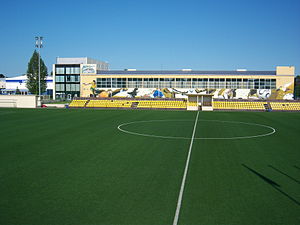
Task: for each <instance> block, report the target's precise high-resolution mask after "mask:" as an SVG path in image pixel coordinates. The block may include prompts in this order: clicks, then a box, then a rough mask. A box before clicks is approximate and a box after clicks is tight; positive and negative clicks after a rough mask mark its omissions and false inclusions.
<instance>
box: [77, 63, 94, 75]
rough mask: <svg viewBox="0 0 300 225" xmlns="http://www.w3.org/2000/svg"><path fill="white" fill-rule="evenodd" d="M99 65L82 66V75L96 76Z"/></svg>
mask: <svg viewBox="0 0 300 225" xmlns="http://www.w3.org/2000/svg"><path fill="white" fill-rule="evenodd" d="M96 73H97V64H81V74H96Z"/></svg>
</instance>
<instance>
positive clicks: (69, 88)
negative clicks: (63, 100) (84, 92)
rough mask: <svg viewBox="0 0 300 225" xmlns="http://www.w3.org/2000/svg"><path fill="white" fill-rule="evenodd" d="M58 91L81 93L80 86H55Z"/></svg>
mask: <svg viewBox="0 0 300 225" xmlns="http://www.w3.org/2000/svg"><path fill="white" fill-rule="evenodd" d="M55 89H56V91H80V84H55Z"/></svg>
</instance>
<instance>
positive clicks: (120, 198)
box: [0, 109, 300, 225]
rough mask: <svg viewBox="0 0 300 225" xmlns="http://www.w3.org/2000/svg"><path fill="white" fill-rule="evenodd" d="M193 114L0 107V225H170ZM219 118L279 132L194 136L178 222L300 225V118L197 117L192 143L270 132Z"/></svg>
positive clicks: (271, 115) (296, 115) (250, 114)
mask: <svg viewBox="0 0 300 225" xmlns="http://www.w3.org/2000/svg"><path fill="white" fill-rule="evenodd" d="M196 114H197V112H186V111H154V110H150V111H147V110H145V111H131V110H88V109H0V125H1V129H0V140H1V141H0V144H1V145H0V146H1V147H0V179H1V182H0V193H1V196H0V224H8V225H9V224H18V225H23V224H24V225H25V224H26V225H27V224H30V225H35V224H36V225H41V224H43V225H48V224H49V225H50V224H51V225H52V224H58V225H60V224H63V225H67V224H72V225H73V224H79V225H92V224H93V225H96V224H97V225H98V224H99V225H100V224H103V225H104V224H108V225H109V224H111V225H117V224H128V225H129V224H137V225H146V224H149V225H150V224H151V225H153V224H157V225H159V224H172V223H173V218H174V215H175V210H176V205H177V199H178V194H179V190H180V185H181V181H182V176H183V171H184V167H185V163H186V157H187V153H188V150H189V146H190V142H191V140H190V139H189V138H190V137H191V136H192V132H193V127H194V122H195V118H196ZM149 120H152V122H149ZM214 120H217V121H214ZM133 121H146V122H143V123H132V124H128V125H124V126H122V128H123V129H125V130H127V131H130V132H136V133H139V134H141V135H156V136H169V137H170V136H171V137H180V138H179V139H164V138H155V137H149V136H136V135H132V134H127V133H123V132H121V131H119V130H118V129H117V127H118V125H120V124H122V123H127V122H133ZM147 121H148V122H147ZM218 121H235V122H236V121H241V122H246V123H257V124H264V125H269V126H271V127H274V128H275V129H276V133H274V134H273V135H270V136H265V137H258V138H250V139H238V140H235V139H228V140H226V139H225V140H222V139H219V140H211V139H195V140H194V141H193V148H192V154H191V161H190V164H189V170H188V175H187V179H186V184H185V185H186V186H185V191H184V194H183V201H182V206H181V212H180V215H179V222H178V224H203V225H204V224H205V225H206V224H211V225H217V224H218V225H220V224H230V225H234V224H243V225H244V224H246V225H247V224H249V225H250V224H251V225H255V224H299V223H300V217H299V214H300V213H299V212H300V210H299V209H300V203H299V202H300V188H299V187H300V186H299V185H300V157H299V156H300V153H299V150H298V148H299V141H298V137H299V134H300V122H299V121H300V114H299V113H284V112H283V113H281V112H276V113H264V112H200V113H199V121H198V123H197V129H196V132H195V138H212V137H219V138H224V137H225V138H228V137H229V138H232V137H237V136H255V135H260V134H264V133H267V132H270V129H268V128H266V127H261V126H255V125H249V124H237V123H229V122H218Z"/></svg>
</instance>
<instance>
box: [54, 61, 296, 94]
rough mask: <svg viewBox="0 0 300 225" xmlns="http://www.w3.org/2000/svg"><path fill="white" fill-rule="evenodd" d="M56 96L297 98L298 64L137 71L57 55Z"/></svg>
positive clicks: (100, 62)
mask: <svg viewBox="0 0 300 225" xmlns="http://www.w3.org/2000/svg"><path fill="white" fill-rule="evenodd" d="M53 71H54V82H55V85H54V91H53V97H54V98H68V99H71V98H73V97H130V98H135V97H142V98H155V97H159V98H187V96H188V95H191V94H210V95H212V96H213V98H215V99H285V100H292V99H293V97H294V78H295V68H294V67H293V66H277V67H276V69H275V70H273V71H247V70H244V69H240V70H234V71H198V70H192V69H182V70H174V71H158V70H157V71H138V70H136V69H126V70H109V68H108V64H107V63H105V62H102V61H97V60H92V59H89V58H57V62H56V64H54V65H53Z"/></svg>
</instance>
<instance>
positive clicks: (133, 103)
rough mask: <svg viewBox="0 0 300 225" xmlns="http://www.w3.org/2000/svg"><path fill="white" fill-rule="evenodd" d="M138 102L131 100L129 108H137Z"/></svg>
mask: <svg viewBox="0 0 300 225" xmlns="http://www.w3.org/2000/svg"><path fill="white" fill-rule="evenodd" d="M138 104H139V103H138V102H132V104H131V108H134V109H136V108H137V106H138Z"/></svg>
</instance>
